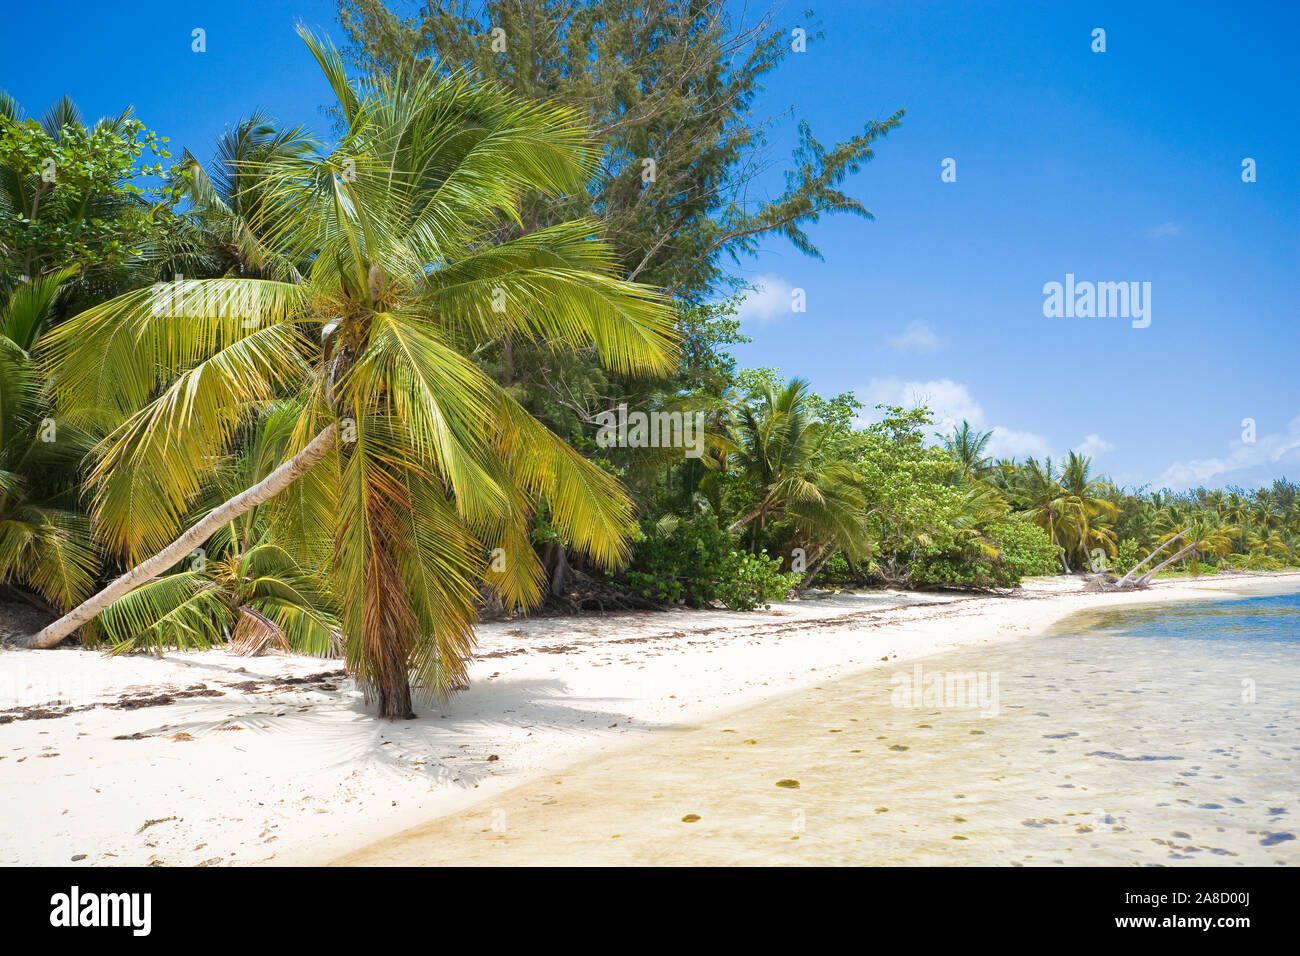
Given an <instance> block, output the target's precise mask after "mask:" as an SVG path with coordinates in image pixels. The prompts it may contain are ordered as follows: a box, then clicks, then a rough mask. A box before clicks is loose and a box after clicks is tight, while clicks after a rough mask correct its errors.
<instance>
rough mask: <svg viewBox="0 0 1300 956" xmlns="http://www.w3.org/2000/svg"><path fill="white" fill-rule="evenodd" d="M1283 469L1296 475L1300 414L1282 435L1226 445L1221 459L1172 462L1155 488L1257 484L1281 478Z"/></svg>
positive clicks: (1299, 454) (1299, 463)
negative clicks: (1225, 450)
mask: <svg viewBox="0 0 1300 956" xmlns="http://www.w3.org/2000/svg"><path fill="white" fill-rule="evenodd" d="M1287 469H1291V471H1292V474H1293V475H1294V474H1295V473H1297V472H1300V415H1297V416H1296V417H1295V418H1293V419H1291V421H1290V422H1288V423H1287V427H1286V431H1285V432H1273V433H1271V434H1265V435H1260V436H1259V437H1258V438H1257V440H1256V441H1254V442H1250V443H1247V442H1244V441H1240V440H1238V441H1234V442H1231V443H1229V445H1228V453H1227V454H1226V455H1224V456H1223V457H1215V458H1194V459H1191V460H1190V461H1177V462H1174V463H1173V464H1172V465H1170V466H1169V467H1168V468H1166V469H1165V473H1164V474H1163V475H1161V476H1160V480H1159V481H1158V482H1157V485H1158V486H1159V487H1163V488H1172V489H1174V490H1175V491H1180V490H1182V489H1185V488H1194V487H1196V486H1198V485H1229V484H1240V485H1243V486H1250V485H1260V484H1264V483H1266V482H1269V481H1272V480H1273V479H1274V478H1281V477H1282V476H1283V474H1284V473H1285V472H1286V470H1287Z"/></svg>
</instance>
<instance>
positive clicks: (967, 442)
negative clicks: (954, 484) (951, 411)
mask: <svg viewBox="0 0 1300 956" xmlns="http://www.w3.org/2000/svg"><path fill="white" fill-rule="evenodd" d="M940 437H941V438H942V440H943V446H944V447H945V448H947V449H948V452H949V453H950V454H951V455H952V456H953V457H954V458H956V459H957V461H958V462H960V463H961V466H962V470H963V471H964V472H965V473H966V474H967V475H969V476H970V477H972V478H979V477H982V476H983V474H984V473H985V472H986V471H988V470H989V461H990V460H989V458H988V457H987V456H985V454H984V449H985V448H987V447H988V444H989V441H990V440H991V439H992V438H993V432H992V431H987V432H981V431H977V430H976V429H973V428H971V427H970V422H968V421H966V420H965V419H962V423H961V428H958V429H955V430H954V431H953V433H952V434H951V435H947V436H940Z"/></svg>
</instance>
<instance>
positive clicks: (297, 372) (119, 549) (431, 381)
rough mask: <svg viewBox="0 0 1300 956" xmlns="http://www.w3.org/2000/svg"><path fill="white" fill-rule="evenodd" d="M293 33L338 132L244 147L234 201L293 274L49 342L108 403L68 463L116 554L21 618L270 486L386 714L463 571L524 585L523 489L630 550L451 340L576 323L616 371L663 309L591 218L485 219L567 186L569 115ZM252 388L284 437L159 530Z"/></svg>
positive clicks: (139, 311) (574, 332) (407, 704)
mask: <svg viewBox="0 0 1300 956" xmlns="http://www.w3.org/2000/svg"><path fill="white" fill-rule="evenodd" d="M304 38H305V39H306V41H307V43H308V46H309V47H310V48H311V50H312V52H313V54H314V55H315V57H316V59H317V61H318V62H319V63H320V65H321V67H322V69H323V70H324V72H325V75H326V78H327V79H328V81H329V82H330V84H331V86H332V87H333V89H334V92H335V93H336V95H337V96H338V99H339V109H340V113H341V116H342V119H343V123H344V125H345V129H344V133H343V135H342V138H341V139H340V141H339V142H338V144H337V146H336V147H334V148H333V149H324V148H320V149H317V150H314V151H312V152H310V153H304V154H301V155H285V156H278V157H275V158H274V159H273V160H272V161H270V162H268V163H266V164H265V165H264V166H263V167H262V168H261V169H260V178H259V182H260V183H261V184H262V193H261V199H260V202H259V204H258V209H257V211H256V213H255V215H254V216H253V220H252V222H251V228H252V230H253V231H254V232H255V233H256V235H257V236H258V237H259V243H260V244H261V245H262V246H264V247H266V248H267V249H270V250H272V251H273V252H274V254H275V255H276V256H279V257H282V258H283V259H284V260H286V261H289V262H301V263H303V264H304V267H303V270H302V274H301V278H300V279H299V280H298V281H286V280H283V279H280V280H276V279H259V278H248V277H233V276H232V277H223V278H217V279H207V280H199V281H193V282H190V281H186V282H185V283H183V284H179V285H180V287H179V288H174V287H172V286H164V287H159V288H153V289H144V290H139V291H136V292H132V293H129V294H127V295H123V296H120V297H118V298H116V299H113V300H111V301H109V302H107V303H104V304H103V305H100V306H97V307H95V308H93V309H90V310H88V311H87V312H85V313H83V314H81V315H80V316H78V317H77V318H75V319H74V320H72V321H70V322H69V323H67V324H66V325H64V326H61V327H60V328H59V329H58V330H56V332H55V333H54V334H53V335H52V336H51V337H50V339H49V341H48V343H47V347H46V356H47V361H48V364H49V368H50V371H51V374H52V377H53V387H54V393H55V396H56V398H57V399H58V401H59V403H60V406H61V407H62V408H64V409H66V414H68V415H71V416H76V415H83V416H85V417H87V418H88V419H90V420H93V421H96V422H100V423H105V422H107V423H108V424H111V421H112V419H113V418H114V417H117V418H120V419H121V423H120V424H118V425H116V426H115V427H113V429H112V431H111V432H109V433H108V434H107V436H106V437H105V439H104V440H103V442H102V443H101V445H100V448H99V454H98V456H97V458H96V460H95V464H94V468H93V470H92V472H91V475H90V486H91V488H92V489H93V499H92V505H93V517H94V521H95V526H96V529H97V532H98V534H99V537H100V540H101V541H102V542H103V543H104V545H105V546H106V547H107V548H108V549H110V550H111V551H112V552H113V553H114V554H115V555H117V556H119V557H120V558H122V559H125V560H127V561H128V562H130V563H131V564H134V565H135V566H134V567H133V568H132V570H131V571H129V572H127V573H126V574H125V575H123V576H122V577H121V578H119V579H118V580H117V581H115V582H113V584H112V585H110V586H109V587H108V588H106V589H105V590H104V591H103V592H101V593H100V594H99V595H97V596H96V597H95V598H93V599H92V600H91V601H88V602H86V603H85V604H84V605H82V606H81V607H79V608H77V609H75V610H74V611H73V612H72V613H70V614H68V615H66V616H65V617H63V618H62V619H60V620H59V621H57V622H55V623H54V624H53V625H51V626H50V627H48V628H46V629H45V630H44V631H42V632H41V633H40V634H38V635H36V636H35V639H34V643H35V644H36V645H38V646H49V645H50V644H52V643H56V642H57V641H58V640H60V639H61V638H62V637H63V636H65V635H67V634H69V633H71V631H72V630H74V629H75V628H77V627H78V626H80V625H81V624H83V623H84V622H86V621H89V620H91V619H92V618H93V617H94V616H95V615H96V614H98V613H99V612H100V611H101V610H102V609H103V608H104V607H105V606H106V605H107V604H108V603H110V602H111V601H113V600H116V599H118V598H120V597H121V596H122V595H123V594H125V593H129V592H130V590H131V589H133V588H134V587H136V586H138V585H140V584H143V583H145V582H147V581H149V580H151V579H152V578H154V577H155V576H157V575H158V574H159V573H161V572H164V571H166V570H168V569H169V568H171V567H172V566H173V565H175V564H176V563H177V562H178V561H179V560H180V559H181V558H184V557H185V556H187V555H188V554H189V553H190V551H191V550H192V549H193V548H195V547H197V546H199V545H201V544H202V543H203V541H205V540H207V538H208V537H209V536H211V535H212V534H213V533H214V532H215V531H216V530H217V529H218V528H220V527H222V526H223V525H226V524H227V523H228V522H230V521H231V520H233V519H235V518H237V517H238V516H239V515H241V514H243V513H244V512H246V511H248V510H249V509H251V508H253V507H256V506H258V505H260V504H264V503H267V502H273V506H272V508H271V515H270V516H269V517H270V520H271V521H272V526H273V527H274V528H276V529H278V530H280V532H281V533H282V534H283V535H284V536H285V538H284V541H285V543H286V545H288V546H291V547H293V548H295V549H296V550H297V551H298V552H299V555H298V556H299V560H300V561H301V562H302V563H304V564H310V563H311V562H312V561H318V562H321V566H322V567H327V568H328V571H329V574H330V577H331V580H332V583H333V587H334V589H335V591H336V593H338V594H339V595H340V596H341V601H342V604H343V607H342V612H341V615H340V618H341V620H340V624H341V630H342V633H343V638H344V642H345V646H346V656H347V661H348V664H349V666H350V667H351V668H352V669H353V671H354V672H355V673H356V675H357V677H358V679H359V681H360V683H361V685H362V686H363V687H364V688H365V689H366V691H367V694H368V696H371V697H374V698H377V699H378V703H379V713H380V714H381V715H383V716H387V717H402V716H409V715H410V713H411V692H410V679H411V677H414V678H415V679H416V680H417V681H419V682H420V683H421V684H423V685H424V686H426V687H429V688H432V689H435V690H438V691H446V690H447V689H448V688H451V687H454V686H456V684H457V683H458V682H459V681H460V679H461V677H462V676H463V674H464V670H465V667H466V664H467V660H468V657H469V655H470V652H471V649H472V641H473V629H472V621H473V617H474V602H475V600H476V598H477V597H478V594H479V591H478V586H479V584H480V583H481V582H485V583H486V584H487V585H488V586H489V587H490V588H491V589H493V590H494V591H495V592H496V593H497V594H499V595H500V596H501V598H502V601H503V603H504V604H506V605H507V606H526V605H528V604H530V603H532V602H533V601H535V600H537V598H538V597H539V595H540V587H541V569H540V566H539V564H538V561H537V558H536V556H535V554H534V551H533V548H532V546H531V540H530V531H531V528H532V518H533V515H534V514H535V513H536V512H537V511H538V510H540V509H542V508H544V509H545V510H546V513H547V515H548V518H549V521H550V524H551V526H552V527H554V528H555V529H556V530H557V531H558V533H559V534H560V535H561V536H562V537H564V538H565V539H566V540H567V541H569V542H570V543H571V544H572V545H573V546H574V547H575V548H578V549H580V550H584V551H586V552H587V553H588V554H589V555H590V556H591V557H592V559H593V560H594V561H596V562H597V563H600V564H603V565H606V566H610V565H614V564H616V563H618V562H619V561H621V560H622V559H623V558H624V557H625V555H626V553H627V548H628V542H629V540H630V536H631V534H632V533H633V532H634V527H635V526H634V523H633V520H632V510H631V503H630V501H629V500H628V498H627V496H626V494H625V493H624V492H623V490H622V488H621V487H620V486H619V485H618V483H617V482H616V481H615V480H614V479H613V478H612V477H611V476H609V475H607V474H606V473H604V472H603V471H601V470H600V469H599V468H597V467H595V466H594V465H592V464H591V463H589V462H587V461H586V460H585V459H583V458H582V457H581V455H579V454H578V453H577V452H576V451H575V450H574V449H573V448H571V447H570V446H569V445H567V444H566V443H565V442H564V441H562V440H560V439H559V438H558V437H557V436H556V435H554V434H553V433H552V432H550V431H548V430H547V429H546V428H545V427H543V426H542V425H541V424H540V423H539V422H537V421H536V420H535V419H533V418H532V417H531V416H529V415H528V414H527V413H526V412H525V411H524V410H523V409H522V408H521V407H520V406H519V404H518V403H517V402H515V401H514V399H513V398H512V397H511V396H510V394H509V393H508V392H506V391H505V390H504V389H502V388H501V387H500V386H498V385H497V384H496V383H495V382H494V381H492V380H491V379H490V378H489V377H487V376H486V375H484V374H483V373H482V372H481V371H480V369H479V368H478V367H477V366H476V365H475V364H474V362H473V361H472V360H471V358H470V357H469V353H470V352H472V350H473V349H474V348H476V347H478V346H479V345H480V344H481V343H483V342H486V341H489V340H494V339H499V338H500V337H502V336H504V335H512V336H516V337H524V336H534V337H538V338H542V339H544V340H546V341H547V342H548V343H549V347H551V348H554V349H565V348H568V349H574V348H594V350H595V351H596V353H597V354H598V355H599V356H600V357H601V359H602V360H603V361H604V362H605V363H606V364H607V365H608V366H609V367H610V368H611V369H613V370H615V371H617V372H623V373H636V374H655V375H658V374H664V373H666V372H667V371H669V370H670V369H671V368H672V366H673V362H674V359H675V342H674V338H673V331H672V330H673V315H672V312H671V310H670V309H668V308H667V307H666V305H665V303H664V302H663V300H662V299H661V297H660V296H659V295H658V294H656V293H655V292H653V291H652V290H650V289H647V288H645V287H643V286H638V285H636V284H633V283H629V282H625V281H622V280H619V279H617V278H614V277H613V275H614V270H615V264H614V258H613V256H612V254H611V252H610V250H609V248H608V247H607V246H606V245H604V244H603V243H601V242H598V241H596V240H595V239H594V238H593V237H594V236H595V235H596V234H597V233H598V227H597V225H596V224H595V223H593V222H589V221H578V222H571V223H565V224H561V225H557V226H552V227H548V228H546V229H543V230H540V231H538V232H534V233H531V234H527V235H524V236H522V237H520V238H516V239H512V240H509V241H505V242H500V243H495V244H494V243H493V242H492V241H491V237H492V235H493V234H495V233H496V232H497V227H498V225H499V223H500V221H501V218H502V217H505V218H507V219H511V220H513V221H516V222H517V221H518V208H519V204H520V200H521V197H522V196H523V195H524V194H525V193H527V192H528V191H530V190H536V191H540V192H543V193H550V194H557V193H563V192H568V191H576V190H580V189H583V188H584V186H585V183H586V181H587V179H588V178H589V177H590V176H592V175H594V170H595V155H596V154H595V152H594V151H593V150H592V148H591V147H590V146H589V144H588V141H587V139H586V137H585V135H584V133H583V131H582V130H581V128H580V127H579V125H578V121H577V117H576V116H575V114H573V113H572V112H570V111H568V110H566V109H562V108H557V107H551V106H547V105H543V104H535V103H522V102H519V101H517V100H515V99H513V98H511V97H510V96H508V95H506V94H504V93H502V92H501V91H499V90H497V89H495V88H490V87H483V86H476V85H474V84H472V83H470V82H469V81H467V80H465V79H463V78H459V77H453V78H451V79H443V80H438V79H435V78H433V77H430V76H423V77H420V78H416V79H410V78H407V77H405V76H402V75H399V76H396V77H394V78H383V79H379V80H376V81H375V83H374V85H372V86H365V87H359V88H358V87H354V86H352V85H351V84H350V83H349V82H348V80H347V79H346V77H345V75H344V72H343V68H342V65H341V61H340V59H339V57H338V54H337V53H336V52H335V51H334V50H333V48H332V47H329V46H327V45H324V44H322V43H320V42H319V41H317V40H316V39H315V38H313V37H311V36H310V35H309V34H306V33H304ZM272 399H279V400H281V401H284V402H287V403H290V404H292V405H293V406H294V407H296V408H297V413H296V417H295V423H294V428H293V433H292V436H291V439H290V441H289V442H288V443H287V444H286V448H285V453H284V457H283V459H282V461H281V463H280V464H279V465H278V466H277V467H275V468H274V469H273V470H271V471H270V472H269V473H268V474H267V477H266V478H265V479H263V480H262V481H260V482H258V483H257V484H255V485H253V486H252V487H251V488H248V489H246V490H244V491H243V492H241V493H240V494H238V495H236V496H234V497H233V498H231V499H230V500H229V501H227V502H225V503H224V504H222V505H220V506H218V507H216V508H214V509H213V510H212V511H210V512H209V513H208V514H207V515H206V516H205V517H204V518H203V519H202V520H201V521H199V522H198V523H197V524H195V525H194V526H192V527H191V528H190V529H189V530H188V531H186V532H185V533H183V534H181V535H180V537H178V538H175V540H173V536H174V535H175V534H176V532H177V531H178V530H179V529H180V528H181V527H183V523H184V518H185V516H186V514H187V510H188V508H189V507H190V505H191V502H192V501H193V499H194V498H195V496H196V495H197V493H198V492H199V490H200V488H201V487H202V486H203V484H204V482H205V481H206V480H207V479H208V478H209V477H211V474H212V471H213V469H214V468H215V467H216V463H217V462H219V461H221V460H222V457H223V455H224V453H225V451H226V450H227V449H228V448H229V447H230V445H231V444H232V443H233V442H234V441H235V440H236V439H237V437H238V435H239V434H240V430H241V428H242V427H243V426H244V425H245V423H246V422H247V421H248V419H249V418H250V417H251V416H252V415H254V414H256V412H257V410H258V409H259V407H260V406H261V405H262V404H263V403H265V402H267V401H270V400H272ZM169 542H170V543H169ZM146 556H149V557H146ZM142 558H143V559H144V560H141V559H142Z"/></svg>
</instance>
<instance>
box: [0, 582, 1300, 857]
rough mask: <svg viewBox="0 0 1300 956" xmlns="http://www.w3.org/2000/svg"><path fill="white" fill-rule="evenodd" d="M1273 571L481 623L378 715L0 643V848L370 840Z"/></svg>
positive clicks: (249, 685) (191, 662)
mask: <svg viewBox="0 0 1300 956" xmlns="http://www.w3.org/2000/svg"><path fill="white" fill-rule="evenodd" d="M1280 585H1283V586H1284V585H1291V586H1295V585H1300V574H1287V575H1259V576H1251V577H1240V576H1231V577H1223V578H1217V577H1207V578H1203V579H1201V580H1199V581H1161V582H1157V584H1156V585H1155V586H1154V587H1152V588H1151V589H1150V590H1148V591H1145V592H1139V593H1128V594H1087V593H1080V592H1079V590H1078V583H1077V581H1073V580H1071V581H1065V580H1058V579H1049V580H1042V581H1032V582H1029V583H1027V585H1026V586H1025V587H1024V588H1023V589H1021V590H1020V591H1018V592H1017V593H1016V594H1015V596H1012V597H965V596H960V595H936V594H916V593H903V592H871V593H863V594H856V595H848V594H840V595H828V596H822V597H818V598H815V599H810V600H805V601H800V602H792V603H787V604H781V605H778V606H775V607H773V608H772V609H771V610H770V611H768V612H762V613H753V614H736V613H730V612H700V611H670V612H666V613H662V614H624V615H611V616H608V617H583V618H570V619H555V618H552V619H534V620H524V621H513V622H505V623H498V624H489V625H485V626H484V627H483V628H482V629H481V630H480V634H479V654H478V657H477V659H476V661H475V663H474V665H473V667H472V669H471V672H470V677H471V684H472V686H471V688H470V690H468V691H467V692H465V693H464V694H462V695H460V696H458V697H457V698H455V699H454V700H453V701H451V702H449V703H445V704H440V703H438V702H424V704H423V706H419V707H417V709H418V710H419V711H420V713H421V717H420V718H419V719H418V720H412V721H402V722H397V723H388V722H381V721H376V720H374V719H373V718H371V717H369V716H368V715H367V713H366V710H365V708H364V704H363V702H362V700H361V698H360V694H359V693H358V692H357V691H356V689H355V688H354V687H353V685H352V682H351V681H350V680H349V679H347V677H346V676H345V675H344V674H343V673H342V671H341V669H340V665H339V663H338V662H336V661H328V660H321V659H318V658H306V657H298V656H293V655H271V656H267V657H262V658H251V659H250V658H239V657H235V656H233V655H230V654H227V653H225V652H224V651H212V652H204V653H197V654H168V655H166V656H164V657H161V658H158V657H150V656H145V655H133V656H129V657H121V658H113V659H106V658H104V657H103V656H101V655H99V654H97V653H93V652H88V651H83V650H71V649H67V650H62V649H61V650H55V651H23V650H14V649H5V650H0V821H3V822H0V863H3V864H10V865H12V864H66V863H68V862H76V863H80V864H82V865H114V864H155V865H162V864H165V865H223V864H235V865H239V864H244V865H247V864H253V863H270V864H281V863H320V862H330V861H342V862H349V861H356V860H360V859H362V858H364V857H362V856H353V857H349V854H351V853H354V852H355V851H358V850H360V849H361V848H363V847H367V846H369V845H371V844H374V843H375V842H377V841H380V840H383V839H384V838H386V837H390V836H392V835H394V834H397V833H400V832H401V831H403V830H405V829H407V828H409V827H413V826H416V825H418V824H420V823H424V822H426V821H428V820H430V819H432V818H435V817H437V816H440V815H443V814H447V813H453V812H456V811H458V810H460V809H462V808H464V807H466V806H469V805H470V804H473V803H476V802H478V801H480V800H485V799H490V798H491V797H492V796H493V795H495V794H498V793H501V792H503V791H505V790H507V789H509V788H512V787H514V786H517V785H520V784H522V783H525V782H528V781H530V780H532V779H536V778H537V777H538V776H539V775H542V774H547V773H550V772H553V771H555V770H557V769H559V768H562V767H565V766H567V765H569V764H571V763H574V762H576V761H578V760H584V759H590V758H592V757H594V756H596V755H599V754H601V753H603V752H610V751H613V750H616V749H619V748H624V747H628V746H632V745H636V744H640V743H644V742H646V741H647V740H649V739H650V738H651V737H652V736H654V735H656V734H663V733H666V732H671V731H673V730H674V729H680V728H684V727H689V726H691V725H693V724H695V723H697V722H699V721H702V720H706V719H709V718H711V717H716V716H721V715H722V714H725V713H727V712H728V711H732V710H736V709H739V708H743V707H746V706H748V705H751V704H755V703H758V702H760V701H763V700H766V699H769V698H772V697H776V696H779V695H782V694H785V693H787V692H791V691H797V690H800V689H803V688H806V687H809V686H811V685H812V684H814V683H817V682H822V681H826V680H831V679H834V678H837V677H842V676H846V675H848V674H851V673H853V672H856V671H859V670H862V669H864V668H868V667H873V666H882V665H884V664H885V663H895V662H898V661H901V660H907V659H911V658H916V657H921V656H924V655H928V654H933V653H936V652H939V651H943V650H945V649H948V648H954V647H961V646H970V645H976V644H982V643H987V642H991V641H997V640H1006V639H1009V638H1014V637H1021V636H1025V635H1028V634H1032V633H1036V632H1039V631H1041V630H1043V629H1045V628H1047V627H1049V626H1050V625H1052V624H1053V623H1054V622H1056V621H1058V620H1060V619H1061V618H1063V617H1065V616H1067V615H1069V614H1071V613H1073V612H1075V611H1078V610H1082V609H1085V608H1090V607H1101V606H1105V605H1116V604H1126V603H1147V602H1152V601H1167V600H1196V599H1208V598H1214V597H1218V596H1222V595H1223V594H1225V593H1232V592H1242V593H1247V592H1249V591H1252V590H1255V589H1258V588H1276V587H1278V586H1280ZM372 856H373V854H372Z"/></svg>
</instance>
